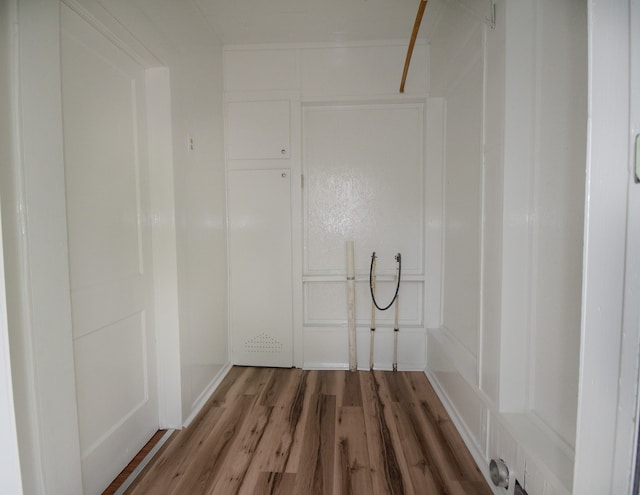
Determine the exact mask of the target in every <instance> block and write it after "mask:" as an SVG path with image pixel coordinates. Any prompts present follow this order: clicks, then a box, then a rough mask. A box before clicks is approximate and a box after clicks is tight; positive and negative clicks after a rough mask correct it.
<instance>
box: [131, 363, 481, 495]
mask: <svg viewBox="0 0 640 495" xmlns="http://www.w3.org/2000/svg"><path fill="white" fill-rule="evenodd" d="M127 493H128V494H132V495H146V494H154V495H155V494H158V495H184V494H189V495H211V494H216V495H217V494H220V495H227V494H240V495H258V494H259V495H264V494H274V495H275V494H285V493H286V494H294V495H350V494H353V495H360V494H363V495H369V494H373V495H399V494H406V495H412V494H416V495H422V494H425V495H445V494H446V495H490V494H491V490H490V489H489V487H488V485H487V483H486V482H485V480H484V478H483V476H482V473H480V471H479V469H478V468H477V466H476V464H475V462H474V461H473V458H472V456H471V454H470V452H469V451H468V449H467V448H466V445H465V444H464V442H463V441H462V438H461V437H460V434H459V433H458V432H457V431H456V429H455V427H454V425H453V423H452V421H451V420H450V418H449V416H448V415H447V413H446V410H445V409H444V407H443V406H442V403H440V401H439V400H438V397H437V395H436V394H435V391H434V390H433V388H432V387H431V385H430V384H429V383H428V381H427V379H426V377H425V375H424V374H423V373H417V372H416V373H414V372H396V373H392V372H381V371H375V372H373V373H371V372H348V371H303V370H296V369H273V368H250V367H233V368H232V369H231V371H230V372H229V374H228V375H227V377H225V379H224V380H223V382H222V383H221V384H220V386H219V387H218V389H217V390H216V392H214V394H213V395H212V397H211V399H210V400H209V401H208V403H207V404H206V406H205V408H204V409H203V411H202V412H201V414H199V415H198V416H197V417H196V418H195V419H194V421H193V422H192V423H191V425H190V426H189V427H188V428H185V429H184V430H183V431H180V432H176V433H174V434H173V435H172V436H171V438H170V439H169V440H168V441H167V442H166V443H165V444H164V446H163V447H162V448H161V449H160V451H159V452H158V453H157V454H156V456H155V458H154V459H153V460H152V461H151V463H150V464H149V465H148V466H147V467H146V468H145V469H144V470H143V472H142V473H141V475H140V476H139V479H138V480H136V482H135V483H134V484H133V485H132V486H131V487H130V488H129V489H128V491H127Z"/></svg>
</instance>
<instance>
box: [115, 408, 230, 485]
mask: <svg viewBox="0 0 640 495" xmlns="http://www.w3.org/2000/svg"><path fill="white" fill-rule="evenodd" d="M222 413H223V409H221V408H219V407H212V408H210V409H209V410H208V412H207V414H201V415H199V416H198V417H197V418H196V419H195V420H194V421H193V422H192V423H191V425H189V427H188V428H185V429H184V430H182V432H180V434H178V433H174V434H173V435H172V436H171V437H170V438H169V440H168V441H167V443H165V445H164V446H163V448H162V449H161V450H160V452H158V454H156V457H155V459H154V461H153V463H151V464H149V466H147V469H146V471H143V472H142V473H141V476H140V477H139V478H138V480H136V482H135V483H134V484H133V485H132V486H131V488H130V489H129V490H128V491H127V492H126V493H127V494H144V493H159V492H161V491H164V493H171V491H172V490H173V488H174V487H175V485H176V484H177V483H178V482H179V481H180V479H181V477H182V476H183V475H184V472H185V470H186V468H187V466H188V465H189V464H190V462H191V460H192V459H194V458H197V457H199V456H200V455H203V452H202V449H203V448H206V445H203V444H204V442H203V439H206V438H207V436H208V435H209V433H210V431H211V429H212V428H214V427H215V425H216V424H217V422H218V420H219V419H220V416H221V415H222Z"/></svg>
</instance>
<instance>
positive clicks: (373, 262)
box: [369, 252, 376, 371]
mask: <svg viewBox="0 0 640 495" xmlns="http://www.w3.org/2000/svg"><path fill="white" fill-rule="evenodd" d="M369 287H370V289H371V295H372V297H371V331H370V333H369V370H371V371H373V366H374V364H373V354H374V348H375V335H376V303H375V300H374V298H375V296H376V253H375V252H374V253H373V255H372V256H371V273H370V280H369Z"/></svg>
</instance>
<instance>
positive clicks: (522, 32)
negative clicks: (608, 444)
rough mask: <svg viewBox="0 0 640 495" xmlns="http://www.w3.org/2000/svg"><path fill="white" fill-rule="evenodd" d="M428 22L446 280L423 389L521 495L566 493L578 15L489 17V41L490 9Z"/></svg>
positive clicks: (583, 100) (577, 266) (582, 67)
mask: <svg viewBox="0 0 640 495" xmlns="http://www.w3.org/2000/svg"><path fill="white" fill-rule="evenodd" d="M437 8H440V10H439V23H438V21H433V22H434V25H433V26H432V27H431V30H430V32H429V33H428V36H429V37H430V49H431V66H430V73H431V74H432V80H431V92H430V96H431V99H432V101H433V102H434V105H436V104H437V105H441V106H442V108H443V115H442V121H441V122H442V123H441V125H442V127H443V129H444V137H443V145H442V146H443V155H444V157H443V158H442V162H441V163H442V167H443V175H444V180H443V191H444V192H443V194H444V201H443V212H442V218H443V250H444V254H443V270H444V273H443V285H442V288H443V289H442V290H443V291H442V298H443V302H442V308H443V311H442V321H441V325H440V327H439V328H434V329H432V330H430V332H429V338H428V345H427V348H428V358H427V362H428V374H429V375H430V376H431V377H432V378H433V379H434V381H435V383H436V386H437V388H438V389H439V390H440V393H441V394H442V396H443V398H444V399H445V402H446V403H447V405H448V406H449V407H450V409H451V411H452V413H453V415H454V418H455V419H456V421H457V422H458V424H459V426H460V427H461V429H462V431H463V432H464V434H465V435H467V439H468V441H469V443H470V445H472V446H473V447H474V450H475V451H476V453H477V455H478V457H479V458H480V461H481V463H488V460H489V459H490V458H492V457H502V458H504V459H505V460H506V461H507V463H508V464H509V466H510V468H511V469H512V470H513V471H515V473H516V476H518V478H519V480H520V482H521V483H526V486H525V488H526V489H527V490H528V493H530V494H543V493H556V492H558V493H564V492H565V491H566V492H569V491H571V490H572V472H573V457H574V454H573V451H574V444H575V430H576V407H577V398H578V369H579V352H578V349H579V345H580V308H581V286H582V277H581V270H582V258H581V252H582V223H583V215H584V177H585V149H586V121H587V113H586V111H587V97H586V95H587V77H586V74H587V70H586V67H587V41H586V34H587V21H586V6H585V5H583V4H582V3H581V2H551V1H545V2H533V1H529V0H521V1H515V2H496V25H495V26H494V27H493V28H491V27H490V22H489V21H488V19H489V18H490V12H489V10H488V9H487V12H486V13H485V14H486V15H482V13H481V12H480V13H477V14H475V13H474V12H473V11H471V10H469V9H468V8H466V7H465V6H463V5H462V3H461V2H448V3H446V4H444V3H441V4H440V3H439V4H438V5H436V6H434V7H432V9H437ZM427 15H429V11H427ZM440 100H441V101H442V104H440V103H438V102H439V101H440ZM427 131H429V129H427ZM431 169H433V167H432V168H431ZM485 465H486V464H485ZM525 480H526V481H525Z"/></svg>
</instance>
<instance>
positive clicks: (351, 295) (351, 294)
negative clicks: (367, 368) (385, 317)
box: [347, 241, 358, 371]
mask: <svg viewBox="0 0 640 495" xmlns="http://www.w3.org/2000/svg"><path fill="white" fill-rule="evenodd" d="M347 310H348V311H347V320H348V321H347V325H348V330H349V370H350V371H356V370H357V369H358V360H357V352H356V273H355V266H354V256H353V241H347Z"/></svg>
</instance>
